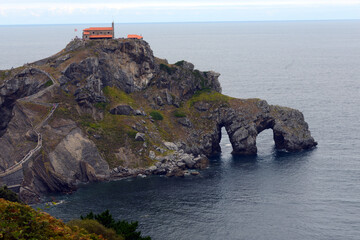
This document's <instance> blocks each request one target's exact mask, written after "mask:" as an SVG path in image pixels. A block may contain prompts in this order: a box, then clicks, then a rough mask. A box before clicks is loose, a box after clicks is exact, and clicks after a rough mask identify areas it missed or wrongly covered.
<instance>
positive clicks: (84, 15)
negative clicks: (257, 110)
mask: <svg viewBox="0 0 360 240" xmlns="http://www.w3.org/2000/svg"><path fill="white" fill-rule="evenodd" d="M328 19H360V0H217V1H214V0H206V1H205V0H172V1H164V0H117V1H116V0H107V1H98V0H71V1H69V0H61V1H60V0H37V1H31V0H28V1H26V0H0V25H11V24H62V23H64V24H65V23H104V22H111V21H112V20H114V21H115V22H118V23H136V22H194V21H264V20H328Z"/></svg>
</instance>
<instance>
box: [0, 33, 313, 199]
mask: <svg viewBox="0 0 360 240" xmlns="http://www.w3.org/2000/svg"><path fill="white" fill-rule="evenodd" d="M3 73H5V74H2V76H3V79H2V81H1V82H2V84H1V85H0V109H1V111H0V114H1V118H0V119H1V120H0V143H1V146H2V148H3V149H5V150H4V151H1V152H0V170H2V172H0V181H1V182H3V183H7V184H8V185H13V187H18V188H19V191H20V195H21V197H22V198H23V199H25V200H27V201H34V200H38V199H39V196H41V194H42V193H45V192H59V191H60V192H67V191H72V190H73V189H74V188H75V186H76V184H77V183H79V182H89V181H102V180H106V179H114V178H118V177H126V176H135V175H138V174H143V175H145V174H166V175H168V176H173V175H175V176H183V175H184V174H187V173H188V172H187V169H189V168H204V167H206V165H207V157H209V156H212V155H215V154H218V153H219V152H220V151H221V149H220V146H219V143H220V138H221V129H222V128H223V127H224V128H225V129H226V131H227V133H228V135H229V137H230V141H231V144H232V146H233V153H234V154H256V151H257V150H256V136H257V135H258V134H259V133H260V132H261V131H263V130H264V129H268V128H271V129H273V132H274V140H275V145H276V148H278V149H285V150H287V151H299V150H303V149H309V148H312V147H314V146H316V142H315V141H314V139H313V138H312V137H311V134H310V132H309V130H308V126H307V124H306V122H305V121H304V117H303V115H302V114H301V112H299V111H298V110H294V109H290V108H286V107H280V106H271V105H269V104H267V103H266V101H263V100H259V99H235V98H231V97H228V96H224V95H222V94H221V87H220V84H219V81H218V77H219V74H218V73H215V72H212V71H209V72H201V71H198V70H195V69H194V66H193V65H192V64H191V63H188V62H185V61H179V62H177V63H175V64H168V63H167V61H166V60H163V59H158V58H155V57H154V56H153V53H152V50H151V49H150V47H149V45H148V44H147V43H146V42H145V41H143V40H134V39H117V40H101V41H81V40H74V41H72V42H70V43H69V44H68V46H67V47H66V48H65V49H64V50H62V51H61V52H60V53H58V54H56V55H54V56H52V57H50V58H47V59H43V60H40V61H37V62H35V63H32V64H30V65H28V66H25V67H22V68H19V69H13V70H11V71H4V72H3ZM1 82H0V83H1Z"/></svg>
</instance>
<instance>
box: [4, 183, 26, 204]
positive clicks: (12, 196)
mask: <svg viewBox="0 0 360 240" xmlns="http://www.w3.org/2000/svg"><path fill="white" fill-rule="evenodd" d="M0 198H4V199H5V200H9V201H11V202H21V201H20V199H19V197H18V195H17V194H16V193H14V192H13V191H11V190H10V189H8V188H7V186H6V185H4V186H2V187H1V188H0Z"/></svg>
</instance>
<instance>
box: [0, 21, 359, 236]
mask: <svg viewBox="0 0 360 240" xmlns="http://www.w3.org/2000/svg"><path fill="white" fill-rule="evenodd" d="M110 24H111V23H108V24H83V25H75V24H74V25H31V26H30V25H28V26H0V33H1V37H0V69H8V68H11V67H17V66H22V65H23V64H26V63H30V62H32V61H35V60H38V59H41V58H45V57H47V56H50V55H52V54H54V53H56V52H58V51H60V50H61V49H63V48H64V47H65V46H66V44H67V43H68V42H69V41H70V40H71V39H72V38H74V37H75V36H78V37H81V30H82V29H83V28H86V27H91V26H110ZM115 26H116V27H115V35H116V37H125V36H126V35H127V34H141V35H142V36H143V37H144V40H145V41H147V42H148V43H149V44H150V45H151V47H152V49H153V52H154V55H155V56H157V57H159V58H166V59H167V60H168V61H169V63H175V62H176V61H179V60H186V61H189V62H192V63H193V64H194V65H195V67H196V68H197V69H199V70H203V71H208V70H213V71H216V72H219V73H220V74H221V76H220V83H221V85H222V90H223V93H224V94H226V95H229V96H232V97H237V98H261V99H265V100H266V101H267V102H268V103H269V104H276V105H282V106H288V107H291V108H296V109H299V110H300V111H302V112H303V114H304V116H305V120H306V121H307V123H308V124H309V128H310V130H311V133H312V135H313V137H314V138H315V140H316V141H317V142H318V143H319V145H318V146H317V148H315V149H313V150H310V151H302V152H298V153H288V152H282V151H277V150H276V149H275V148H274V141H273V139H272V130H266V131H264V132H262V133H261V134H260V135H259V136H258V139H257V146H258V154H257V156H253V157H239V156H232V155H231V151H232V148H231V144H230V142H229V138H228V136H227V134H226V131H222V140H221V149H222V154H221V156H219V157H216V158H213V159H211V160H210V166H209V168H208V169H205V170H203V171H201V172H200V176H188V177H185V178H167V177H159V176H153V177H147V178H131V179H124V180H120V181H115V182H103V183H94V184H87V185H82V186H80V187H79V189H78V191H76V192H74V193H73V194H70V195H52V196H49V197H48V198H47V199H45V201H52V200H53V199H55V201H57V202H59V204H57V205H52V204H50V205H49V204H45V203H43V204H40V205H38V206H37V207H40V208H41V209H43V210H44V211H46V212H48V213H50V214H52V215H54V216H56V217H58V218H61V219H63V220H64V221H68V220H70V219H73V218H79V217H80V215H85V214H87V213H88V212H89V211H93V212H95V213H100V212H102V211H104V210H106V209H109V210H110V212H111V213H112V215H113V216H114V217H115V218H116V219H125V220H128V221H138V222H139V230H140V231H141V232H142V234H143V235H144V236H145V235H149V236H151V237H152V239H155V240H160V239H176V240H181V239H196V240H202V239H221V240H223V239H239V240H240V239H244V240H251V239H254V240H289V239H292V240H306V239H309V240H310V239H311V240H313V239H314V240H331V239H334V240H340V239H344V240H359V239H360V21H359V20H353V21H281V22H212V23H147V24H145V23H144V24H115Z"/></svg>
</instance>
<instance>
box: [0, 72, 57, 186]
mask: <svg viewBox="0 0 360 240" xmlns="http://www.w3.org/2000/svg"><path fill="white" fill-rule="evenodd" d="M38 70H39V71H41V72H43V73H44V74H46V75H47V76H48V77H49V78H50V79H51V81H52V82H53V84H52V85H51V86H49V87H47V88H45V89H43V90H41V91H39V92H37V93H36V94H33V95H31V96H28V97H25V98H22V99H21V100H22V101H24V102H33V103H36V104H40V105H45V106H51V107H52V108H51V111H50V112H49V114H48V115H47V116H46V117H45V119H44V120H42V121H41V122H40V123H38V124H37V125H36V126H35V127H34V128H33V129H34V131H35V133H36V134H37V135H38V142H37V145H36V147H35V148H34V149H31V150H30V151H29V152H28V153H27V154H26V155H25V156H24V157H23V158H22V159H21V161H20V162H18V163H16V164H14V165H12V166H11V167H9V168H7V169H5V171H3V172H1V173H0V177H5V176H8V175H10V174H12V173H15V172H17V171H19V170H20V169H22V166H23V164H24V163H26V162H27V161H28V160H29V159H31V157H32V156H33V155H34V154H35V153H37V152H38V151H39V150H40V149H41V148H42V135H41V133H40V131H39V129H40V128H41V127H42V126H43V125H44V124H45V123H46V122H47V121H48V120H49V119H50V118H51V116H52V115H53V114H54V112H55V110H56V108H57V107H58V106H59V104H58V103H42V102H35V101H33V100H34V99H36V98H38V97H39V96H41V95H42V94H44V93H45V92H47V91H49V90H51V89H52V88H54V87H55V86H58V83H57V82H56V80H55V79H54V78H53V77H51V76H50V75H49V74H48V73H47V72H44V71H42V70H40V69H38ZM18 186H20V184H19V185H13V186H9V187H18Z"/></svg>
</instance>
